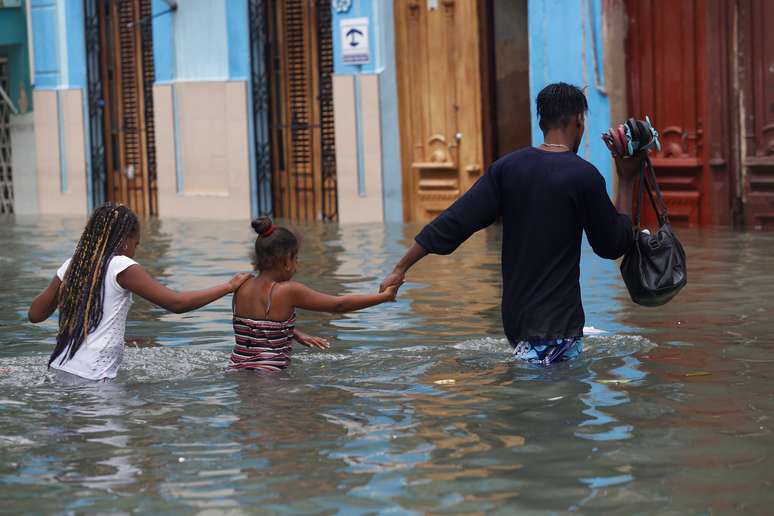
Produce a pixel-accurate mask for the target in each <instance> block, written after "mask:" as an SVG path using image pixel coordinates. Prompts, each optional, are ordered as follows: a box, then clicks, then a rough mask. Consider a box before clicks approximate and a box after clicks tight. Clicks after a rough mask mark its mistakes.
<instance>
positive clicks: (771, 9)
mask: <svg viewBox="0 0 774 516" xmlns="http://www.w3.org/2000/svg"><path fill="white" fill-rule="evenodd" d="M737 9H738V13H737V14H738V15H737V19H738V23H739V26H738V30H737V34H738V43H737V45H738V61H737V74H738V79H739V82H738V84H739V104H740V110H741V113H740V121H741V122H740V126H741V127H740V130H741V135H740V151H741V165H742V175H743V184H744V193H743V199H744V211H745V222H746V224H747V226H748V227H756V228H772V229H774V30H772V28H771V25H772V21H774V2H771V1H769V0H739V2H738V4H737Z"/></svg>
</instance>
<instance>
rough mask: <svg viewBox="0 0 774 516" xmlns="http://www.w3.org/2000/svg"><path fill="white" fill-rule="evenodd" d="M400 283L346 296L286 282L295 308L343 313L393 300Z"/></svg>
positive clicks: (293, 282)
mask: <svg viewBox="0 0 774 516" xmlns="http://www.w3.org/2000/svg"><path fill="white" fill-rule="evenodd" d="M398 287H400V285H399V284H398V285H390V286H388V287H386V288H385V290H384V291H383V292H380V293H378V294H350V295H347V296H331V295H328V294H323V293H322V292H317V291H316V290H313V289H311V288H309V287H307V286H305V285H302V284H301V283H296V282H295V281H291V282H288V284H287V287H286V288H287V292H288V295H289V296H290V300H291V303H292V305H293V306H294V307H296V308H302V309H304V310H312V311H315V312H332V313H337V314H341V313H345V312H354V311H355V310H360V309H362V308H368V307H369V306H374V305H378V304H381V303H384V302H387V301H395V296H396V295H397V293H398Z"/></svg>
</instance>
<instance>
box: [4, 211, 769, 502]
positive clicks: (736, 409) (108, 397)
mask: <svg viewBox="0 0 774 516" xmlns="http://www.w3.org/2000/svg"><path fill="white" fill-rule="evenodd" d="M0 222H1V223H0V284H1V285H2V288H1V289H0V494H1V495H2V499H3V501H4V506H5V508H6V509H8V508H11V510H12V512H19V513H23V512H24V513H32V512H37V513H57V512H83V511H88V512H103V513H125V512H129V511H138V512H146V513H156V514H159V513H195V512H198V511H203V510H206V509H214V510H217V511H227V510H233V511H235V512H234V513H235V514H236V513H241V512H243V513H252V512H279V513H283V512H304V513H321V514H331V513H337V512H343V513H347V514H365V513H375V512H377V513H378V512H388V511H396V512H400V513H404V512H406V513H412V512H415V513H422V512H427V511H432V512H438V511H441V512H443V511H448V512H465V513H474V512H495V513H502V514H505V513H513V512H514V511H519V512H531V511H532V512H538V511H540V512H543V511H556V512H565V511H582V512H598V511H602V510H605V511H612V512H614V513H618V514H632V513H642V512H654V513H697V512H710V511H711V512H713V513H729V512H732V511H739V510H747V511H750V512H753V513H764V512H767V511H768V510H770V507H771V505H772V503H774V494H772V493H774V490H772V486H771V484H772V482H773V481H774V473H772V471H774V455H773V454H772V450H774V436H773V435H772V425H773V424H774V422H772V419H771V418H772V415H774V394H772V392H774V389H773V388H772V385H774V341H773V339H772V338H771V335H772V332H773V330H774V275H772V274H771V271H774V234H768V233H743V232H733V231H730V230H722V229H718V230H706V229H704V230H698V229H679V228H678V235H679V237H680V238H681V240H682V241H683V244H684V246H685V249H686V253H687V256H688V274H689V281H688V286H687V287H686V288H685V289H684V290H683V291H682V292H681V293H680V294H679V295H678V297H677V298H676V299H675V300H674V301H673V302H671V303H670V304H668V305H666V306H664V307H661V308H655V309H654V308H643V307H639V306H636V305H634V304H632V303H631V302H630V301H629V299H628V294H627V292H626V290H625V287H624V286H623V282H622V281H621V278H620V274H619V272H618V269H617V264H616V263H614V262H609V261H604V260H602V259H599V258H597V257H596V256H594V255H593V253H592V252H591V251H590V249H588V248H585V249H584V253H583V258H582V264H581V274H582V288H583V300H584V307H585V310H586V327H587V328H586V334H587V336H586V338H585V339H584V347H585V351H584V354H583V356H582V358H580V359H579V360H576V361H573V362H570V363H562V364H558V365H556V366H552V367H550V368H542V367H537V366H531V365H527V364H523V363H517V362H513V361H511V360H510V345H509V344H508V343H507V341H506V340H505V338H504V336H503V333H502V325H501V315H500V306H499V301H500V264H499V259H500V242H499V228H497V227H494V228H491V229H489V230H486V231H483V232H480V233H478V234H476V235H474V236H473V237H472V238H471V239H470V240H469V241H468V242H466V243H465V244H464V245H463V246H462V247H461V248H460V249H459V250H458V251H457V252H456V253H455V254H454V255H451V256H445V257H441V256H432V257H429V258H427V259H425V260H423V261H422V262H420V263H419V264H418V265H417V266H416V267H415V268H414V269H412V271H411V272H410V273H409V275H408V277H407V283H406V284H405V285H404V287H403V288H402V290H401V292H400V294H399V298H398V301H397V302H396V303H392V304H385V305H381V306H378V307H374V308H370V309H367V310H364V311H361V312H357V313H354V314H345V315H327V314H316V313H308V312H299V322H298V327H299V328H300V329H302V330H304V331H306V332H308V333H312V334H317V335H320V336H323V337H326V338H328V339H330V340H331V341H332V348H331V349H330V350H329V351H327V352H320V351H312V350H309V349H306V348H303V347H302V346H298V345H296V346H295V351H294V353H295V354H294V358H293V364H292V366H291V367H290V369H289V371H288V372H286V373H283V374H278V375H256V374H252V373H248V372H240V373H227V372H225V370H224V369H225V366H226V363H227V359H228V355H229V352H230V351H231V348H232V346H233V334H232V329H231V325H230V316H231V313H230V303H231V299H230V297H226V298H224V299H222V300H220V301H218V302H216V303H214V304H212V305H210V306H208V307H205V308H204V309H202V310H199V311H197V312H192V313H189V314H184V315H175V314H169V313H166V312H164V311H162V310H161V309H158V308H156V307H153V306H152V305H150V304H149V303H147V302H145V301H144V300H141V299H135V304H134V306H133V308H132V310H131V312H130V315H129V321H130V322H129V324H128V326H127V332H126V336H127V341H128V342H127V349H126V351H125V355H124V363H123V367H122V369H121V372H120V373H119V376H118V379H117V381H115V382H113V383H109V384H96V385H89V386H81V387H77V386H76V387H73V386H64V385H61V384H58V383H55V382H51V381H48V380H47V379H46V367H45V364H46V362H47V358H48V354H49V352H50V350H51V349H52V344H53V341H54V336H55V333H56V327H57V326H56V320H55V318H52V319H51V320H50V321H48V322H46V323H44V324H41V325H32V324H29V323H27V322H26V310H27V308H28V306H29V302H30V301H31V299H32V298H33V297H34V296H35V295H36V294H37V293H38V292H39V291H40V289H42V288H43V287H44V286H45V285H46V284H47V283H48V281H49V280H50V279H51V277H52V276H53V275H54V271H55V270H56V269H57V267H59V265H61V263H62V262H63V261H64V260H65V259H66V258H67V257H69V255H70V253H71V252H72V250H73V248H74V246H75V243H76V240H77V238H78V236H79V235H80V232H81V230H82V227H83V224H84V220H82V219H73V220H61V219H45V218H44V219H39V220H29V221H26V220H24V219H19V220H14V219H12V218H3V219H0ZM294 227H295V228H297V229H298V230H299V233H300V234H301V235H302V241H301V254H300V260H299V262H300V263H299V275H298V280H299V281H301V282H303V283H306V284H308V285H309V286H312V287H314V288H317V289H319V290H323V291H326V292H330V293H356V292H366V291H372V290H375V289H376V288H377V286H378V284H379V282H380V280H381V279H382V277H383V276H384V275H385V274H386V273H387V272H388V271H389V269H390V267H391V266H392V265H393V264H394V263H395V261H396V260H397V259H398V258H400V256H401V255H402V253H403V251H404V250H405V247H406V246H407V245H409V244H410V242H411V239H412V237H413V235H414V234H415V233H416V231H418V229H419V226H410V225H409V226H403V225H393V226H390V225H381V224H377V225H352V226H338V225H335V224H325V225H322V224H320V225H297V226H294ZM253 237H254V235H253V234H252V232H251V230H250V227H249V225H248V224H246V223H245V224H236V223H215V222H195V221H185V222H178V221H174V220H163V221H158V220H150V221H146V222H144V223H143V227H142V241H141V244H140V247H139V250H138V255H137V260H138V261H139V262H140V263H141V264H142V265H143V266H145V267H146V268H147V269H148V270H149V271H151V273H152V274H154V275H155V276H157V277H158V278H159V279H160V280H161V281H163V282H165V283H166V284H167V285H169V286H171V287H172V288H176V289H186V290H189V289H197V288H203V287H206V286H210V285H212V284H214V283H216V282H219V281H223V280H225V279H227V278H228V276H229V275H231V274H233V273H234V272H237V271H240V270H247V269H249V267H250V266H249V263H250V262H249V250H250V247H251V244H252V241H253V240H252V238H253Z"/></svg>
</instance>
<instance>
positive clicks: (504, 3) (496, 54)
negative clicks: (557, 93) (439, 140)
mask: <svg viewBox="0 0 774 516" xmlns="http://www.w3.org/2000/svg"><path fill="white" fill-rule="evenodd" d="M483 6H484V12H485V20H486V21H485V23H486V25H485V30H484V31H483V34H482V38H483V39H484V40H485V41H484V42H483V43H482V47H483V48H484V49H485V53H486V54H485V56H484V59H483V60H482V61H483V63H484V64H485V66H487V68H488V69H486V70H485V71H484V73H485V74H486V77H485V81H486V82H487V85H488V88H487V91H485V95H484V99H485V102H486V103H485V109H484V124H485V127H484V129H485V130H484V135H485V141H484V145H485V155H486V157H487V160H486V164H487V165H488V164H489V163H491V162H492V161H494V160H496V159H499V158H501V157H503V156H505V155H506V154H508V153H509V152H512V151H514V150H516V149H520V148H522V147H527V146H529V145H530V144H531V142H532V125H531V123H530V122H531V116H532V115H531V112H530V92H529V37H528V32H529V28H528V26H527V0H485V1H484V2H483ZM487 118H488V120H487Z"/></svg>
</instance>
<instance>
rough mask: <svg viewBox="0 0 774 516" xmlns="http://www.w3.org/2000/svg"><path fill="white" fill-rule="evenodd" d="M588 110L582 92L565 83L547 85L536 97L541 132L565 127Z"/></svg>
mask: <svg viewBox="0 0 774 516" xmlns="http://www.w3.org/2000/svg"><path fill="white" fill-rule="evenodd" d="M588 110H589V104H588V102H587V101H586V95H584V94H583V90H582V89H580V88H578V87H577V86H573V85H572V84H567V83H565V82H555V83H554V84H549V85H548V86H546V87H545V88H543V89H542V90H540V93H538V96H537V115H538V120H539V121H540V129H541V130H542V131H543V132H546V131H548V130H549V129H556V128H562V127H567V124H569V123H570V120H571V119H572V118H573V117H575V116H577V115H582V114H584V113H586V112H587V111H588Z"/></svg>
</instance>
